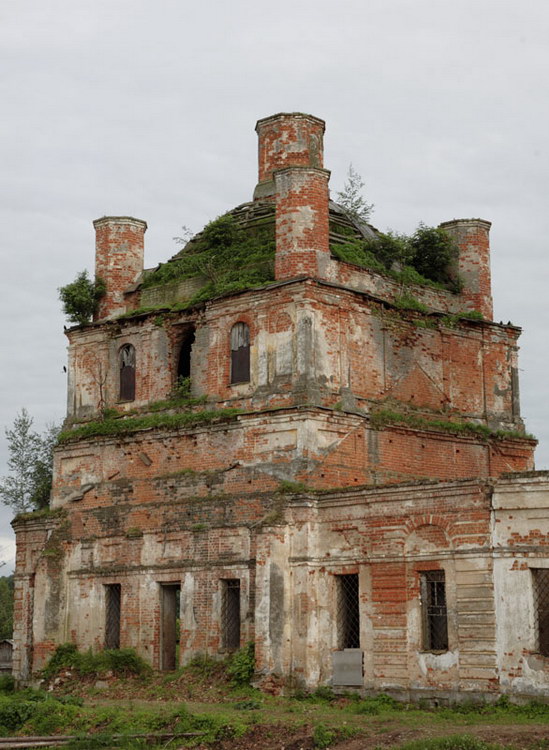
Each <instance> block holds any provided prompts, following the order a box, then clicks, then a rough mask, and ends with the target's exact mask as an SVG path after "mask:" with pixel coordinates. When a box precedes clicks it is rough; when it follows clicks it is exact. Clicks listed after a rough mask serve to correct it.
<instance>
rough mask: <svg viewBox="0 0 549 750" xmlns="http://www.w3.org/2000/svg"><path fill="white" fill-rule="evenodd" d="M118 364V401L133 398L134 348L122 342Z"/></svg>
mask: <svg viewBox="0 0 549 750" xmlns="http://www.w3.org/2000/svg"><path fill="white" fill-rule="evenodd" d="M119 364H120V401H133V400H134V399H135V348H134V347H133V346H132V345H131V344H124V346H123V347H122V348H121V349H120V354H119Z"/></svg>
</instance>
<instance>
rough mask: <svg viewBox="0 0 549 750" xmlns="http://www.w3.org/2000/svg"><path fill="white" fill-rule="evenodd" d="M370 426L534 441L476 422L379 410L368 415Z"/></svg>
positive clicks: (521, 433)
mask: <svg viewBox="0 0 549 750" xmlns="http://www.w3.org/2000/svg"><path fill="white" fill-rule="evenodd" d="M370 424H371V426H372V427H373V428H374V429H376V430H379V429H382V428H383V427H385V426H387V425H391V424H394V425H402V426H405V427H412V428H414V429H418V430H437V431H442V432H449V433H451V434H453V435H475V436H477V437H481V438H484V439H485V440H535V438H534V436H533V435H530V434H529V433H524V432H518V430H492V429H490V428H489V427H487V426H486V425H483V424H477V423H476V422H451V421H449V420H443V419H427V418H425V417H422V416H420V415H418V414H413V413H410V412H397V411H392V410H391V409H379V410H378V411H373V412H371V413H370Z"/></svg>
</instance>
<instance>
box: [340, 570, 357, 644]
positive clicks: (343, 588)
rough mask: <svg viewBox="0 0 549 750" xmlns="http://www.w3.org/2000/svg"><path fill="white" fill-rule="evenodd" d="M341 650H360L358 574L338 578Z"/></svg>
mask: <svg viewBox="0 0 549 750" xmlns="http://www.w3.org/2000/svg"><path fill="white" fill-rule="evenodd" d="M336 580H337V587H338V593H337V625H338V640H339V648H360V607H359V589H358V574H357V573H350V574H348V575H341V576H336Z"/></svg>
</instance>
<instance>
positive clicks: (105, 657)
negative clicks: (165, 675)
mask: <svg viewBox="0 0 549 750" xmlns="http://www.w3.org/2000/svg"><path fill="white" fill-rule="evenodd" d="M62 669H72V670H74V672H75V673H76V674H79V675H82V676H86V675H97V674H101V673H102V672H107V671H112V672H114V674H116V675H119V676H122V677H127V676H129V675H141V676H142V675H146V674H148V673H149V672H151V667H150V666H149V665H148V664H147V663H146V662H145V661H144V660H143V659H142V658H141V657H140V656H139V655H138V654H137V653H136V652H135V650H134V649H133V648H121V649H106V650H105V651H99V652H98V653H96V654H94V653H92V651H91V650H90V651H85V652H81V651H78V649H77V648H76V646H75V645H74V643H63V644H61V645H60V646H58V647H57V648H56V650H55V652H54V653H53V655H52V657H51V659H50V660H49V661H48V663H47V664H46V666H45V667H44V669H43V670H42V675H43V677H45V678H46V679H48V678H50V677H53V676H54V675H56V674H58V673H59V672H60V671H61V670H62Z"/></svg>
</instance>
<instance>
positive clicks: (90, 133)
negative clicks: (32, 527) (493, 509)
mask: <svg viewBox="0 0 549 750" xmlns="http://www.w3.org/2000/svg"><path fill="white" fill-rule="evenodd" d="M548 39H549V3H547V0H521V2H520V3H519V2H509V1H508V0H452V2H450V1H449V0H413V1H412V0H340V2H334V0H331V1H330V2H327V0H293V1H291V2H290V0H278V2H276V3H273V2H262V0H254V1H253V2H252V1H251V0H232V1H231V2H221V0H217V1H214V0H203V2H200V3H195V2H189V1H188V0H155V2H152V0H148V1H146V0H131V2H130V0H108V1H107V0H77V1H76V2H75V0H47V2H44V1H43V0H0V64H1V67H0V70H1V71H2V75H1V76H0V87H1V88H0V92H1V102H2V114H1V115H0V127H1V146H0V148H1V162H2V171H1V175H0V180H1V185H2V200H1V202H0V212H1V227H2V239H1V244H0V248H1V268H2V273H1V275H0V306H1V314H2V326H1V327H0V353H1V362H2V366H1V367H0V425H1V426H2V428H3V427H4V426H6V425H8V426H9V425H11V423H12V422H13V419H14V417H15V415H16V413H17V412H18V411H19V410H20V409H21V407H23V406H25V407H26V408H27V409H28V410H29V412H30V413H31V414H32V415H33V416H34V418H35V424H36V426H37V427H38V428H39V429H42V428H43V427H44V425H45V424H46V423H47V422H51V421H59V420H60V419H61V418H62V417H63V415H64V410H65V385H66V382H65V376H64V373H63V365H64V364H65V361H66V343H65V338H64V335H63V322H64V321H63V316H62V314H61V311H60V306H59V302H58V299H57V288H58V287H59V286H60V285H62V284H66V283H68V282H69V281H72V280H73V278H74V277H75V275H76V273H77V272H78V271H80V270H82V269H83V268H88V269H90V270H91V271H93V264H94V233H93V227H92V224H91V222H92V220H93V219H95V218H98V217H99V216H103V215H105V214H111V215H128V214H129V215H132V216H136V217H138V218H141V219H145V220H146V221H147V222H148V225H149V229H148V232H147V235H146V261H145V262H146V265H147V266H152V265H155V264H156V263H157V262H158V261H161V260H165V259H167V258H168V257H169V256H171V255H172V254H173V253H174V252H175V251H176V246H175V245H174V243H173V241H172V237H173V236H174V235H177V234H178V232H179V229H180V226H181V225H182V224H186V225H188V226H189V227H191V228H192V229H193V230H195V231H197V230H198V229H200V228H201V227H202V226H203V225H204V224H205V223H206V222H207V221H208V220H210V219H211V218H214V217H215V216H217V215H219V214H220V213H222V212H224V211H225V210H226V209H228V208H231V207H233V206H235V205H237V204H239V203H241V202H243V201H246V200H249V199H250V198H251V195H252V191H253V188H254V185H255V182H256V134H255V132H254V126H255V122H256V120H257V119H259V118H260V117H266V116H268V115H271V114H274V113H276V112H280V111H302V112H309V113H311V114H313V115H316V116H318V117H322V118H323V119H325V120H326V123H327V128H326V139H325V165H326V167H327V168H328V169H330V170H331V171H332V178H331V187H332V191H333V192H334V191H337V190H338V189H341V187H342V184H343V182H344V179H345V174H346V171H347V169H348V166H349V163H350V162H352V163H353V166H354V167H355V169H357V171H358V172H359V173H360V174H361V175H362V176H363V178H364V180H365V182H366V186H367V198H368V200H369V201H372V202H374V203H375V213H374V216H373V223H374V224H375V225H376V226H377V227H379V228H380V229H382V230H385V229H388V228H392V229H394V230H398V231H402V232H409V231H412V230H413V229H414V228H415V226H416V225H417V224H418V222H419V221H423V222H425V223H427V224H438V223H439V222H441V221H445V220H448V219H452V218H469V217H481V218H484V219H489V220H491V221H492V222H493V226H492V234H491V242H492V281H493V293H494V302H495V319H496V320H497V321H499V320H503V321H505V322H507V321H508V320H511V321H512V322H513V323H515V324H517V325H521V326H523V327H524V334H523V336H522V339H521V354H520V366H521V391H522V404H523V416H524V418H525V420H526V424H527V428H528V429H529V430H530V431H531V432H533V433H534V434H536V435H537V437H538V438H539V439H540V445H539V448H538V451H537V468H546V467H547V466H548V464H549V404H548V400H547V386H546V372H547V370H548V365H549V355H548V352H547V333H546V330H547V322H548V321H547V309H548V306H547V296H548V292H547V275H548V267H549V253H548V243H549V241H548V231H547V226H546V224H547V218H546V217H547V206H546V204H547V197H548V194H549V190H548V181H549V150H548V146H547V132H548V121H549V117H548V115H549V97H548V96H547V91H548V77H549V76H548V73H549V53H548V43H547V40H548ZM2 438H3V429H2V430H0V475H3V474H5V473H6V458H7V452H6V444H5V441H4V440H3V439H2ZM10 516H11V514H10V513H9V512H8V511H7V510H6V509H1V510H0V547H3V548H4V555H3V557H4V559H8V561H9V559H10V558H11V557H12V551H13V546H12V535H11V529H10V527H9V520H10ZM10 565H11V563H10ZM7 570H8V567H7V566H6V568H4V571H7Z"/></svg>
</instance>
